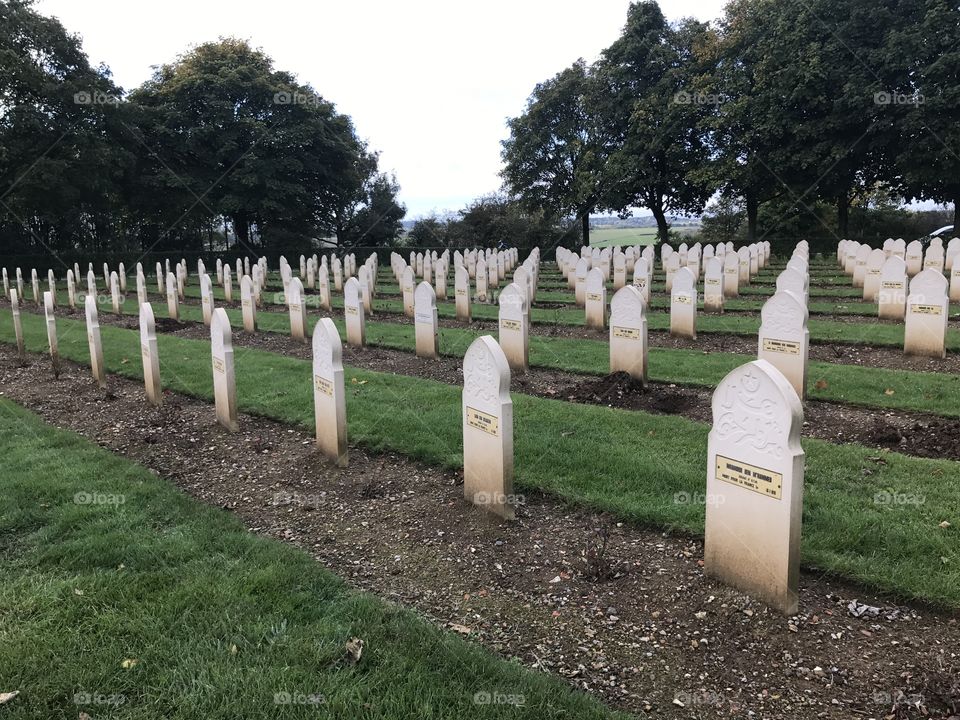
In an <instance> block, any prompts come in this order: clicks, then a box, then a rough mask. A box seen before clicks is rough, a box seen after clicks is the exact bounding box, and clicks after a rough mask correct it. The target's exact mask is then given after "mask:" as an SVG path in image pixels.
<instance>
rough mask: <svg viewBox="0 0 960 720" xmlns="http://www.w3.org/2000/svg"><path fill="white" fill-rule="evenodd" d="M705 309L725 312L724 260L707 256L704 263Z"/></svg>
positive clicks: (706, 310) (710, 311) (709, 311)
mask: <svg viewBox="0 0 960 720" xmlns="http://www.w3.org/2000/svg"><path fill="white" fill-rule="evenodd" d="M703 267H704V271H703V311H704V312H708V313H722V312H723V277H724V275H723V260H722V259H720V258H718V257H710V258H707V260H706V262H705V263H704V265H703Z"/></svg>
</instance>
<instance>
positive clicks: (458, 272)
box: [453, 265, 471, 322]
mask: <svg viewBox="0 0 960 720" xmlns="http://www.w3.org/2000/svg"><path fill="white" fill-rule="evenodd" d="M453 275H454V294H455V297H456V305H457V320H460V321H462V322H470V320H471V314H470V273H469V271H468V270H467V269H466V268H465V267H463V265H457V266H456V267H455V268H454V270H453Z"/></svg>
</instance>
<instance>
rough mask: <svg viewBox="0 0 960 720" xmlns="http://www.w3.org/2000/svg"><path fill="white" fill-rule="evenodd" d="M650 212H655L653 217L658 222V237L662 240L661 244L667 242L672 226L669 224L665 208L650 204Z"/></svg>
mask: <svg viewBox="0 0 960 720" xmlns="http://www.w3.org/2000/svg"><path fill="white" fill-rule="evenodd" d="M650 205H651V207H650V210H651V211H652V212H653V217H654V218H656V220H657V237H658V238H660V242H664V243H665V242H667V240H668V239H669V235H670V226H669V225H668V224H667V215H666V213H665V212H664V211H663V207H662V206H661V204H660V203H658V202H657V203H650Z"/></svg>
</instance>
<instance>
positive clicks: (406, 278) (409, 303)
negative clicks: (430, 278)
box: [400, 265, 417, 318]
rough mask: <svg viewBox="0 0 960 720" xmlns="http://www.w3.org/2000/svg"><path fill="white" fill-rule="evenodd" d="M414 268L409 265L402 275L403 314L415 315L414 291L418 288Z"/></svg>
mask: <svg viewBox="0 0 960 720" xmlns="http://www.w3.org/2000/svg"><path fill="white" fill-rule="evenodd" d="M416 289H417V288H416V278H415V277H414V272H413V268H412V267H410V266H409V265H407V266H406V267H405V268H404V269H403V272H402V273H401V275H400V291H401V292H402V293H403V314H404V315H406V316H407V317H411V318H412V317H413V293H414V291H415V290H416Z"/></svg>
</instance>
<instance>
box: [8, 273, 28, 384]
mask: <svg viewBox="0 0 960 720" xmlns="http://www.w3.org/2000/svg"><path fill="white" fill-rule="evenodd" d="M10 311H11V312H12V313H13V334H14V335H16V337H17V359H18V360H19V361H20V364H21V365H23V364H24V363H26V362H27V351H26V347H25V346H24V342H23V322H22V321H21V320H20V293H19V292H18V291H17V290H16V289H14V288H10Z"/></svg>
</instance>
